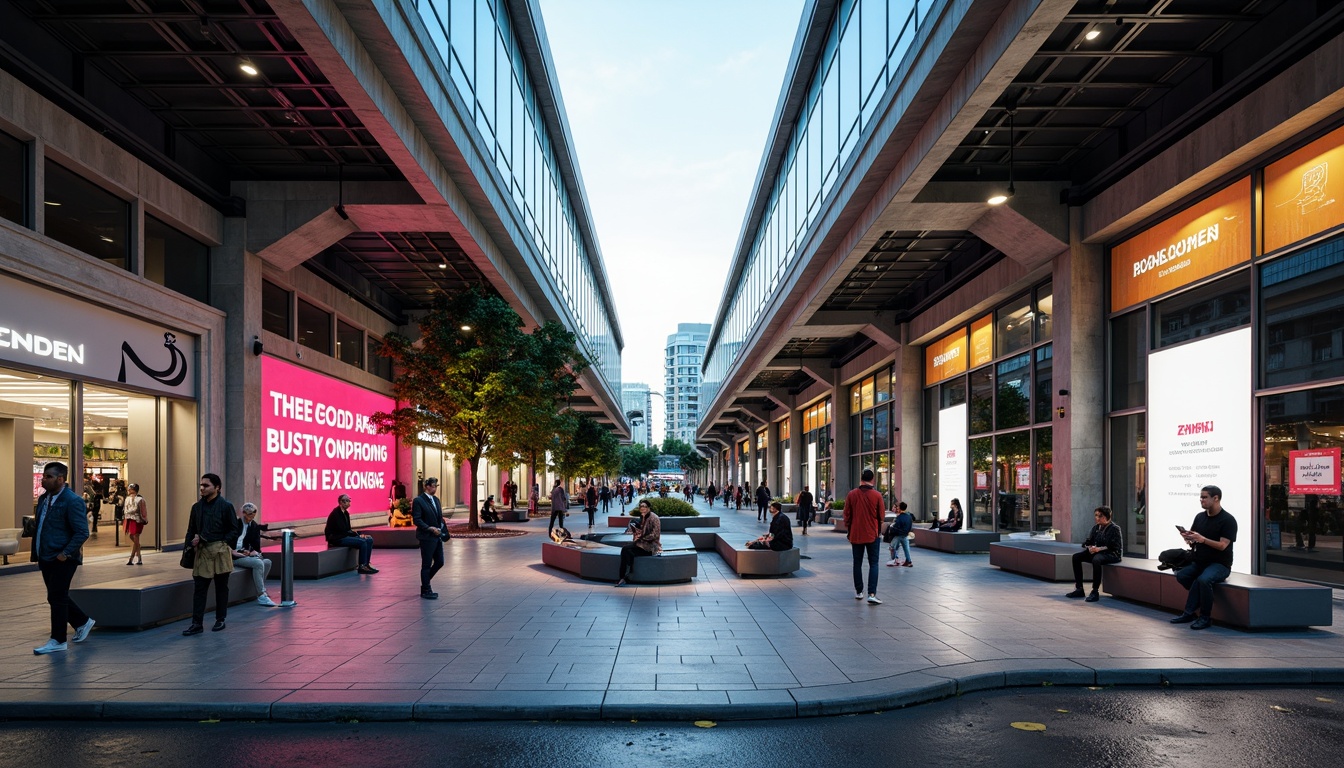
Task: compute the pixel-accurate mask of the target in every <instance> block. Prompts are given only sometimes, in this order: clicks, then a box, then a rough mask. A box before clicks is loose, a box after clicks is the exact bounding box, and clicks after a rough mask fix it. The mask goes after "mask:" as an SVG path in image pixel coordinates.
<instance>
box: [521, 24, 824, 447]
mask: <svg viewBox="0 0 1344 768" xmlns="http://www.w3.org/2000/svg"><path fill="white" fill-rule="evenodd" d="M540 3H541V8H542V16H543V19H544V23H545V26H546V34H547V36H548V37H549V39H550V46H551V56H552V58H553V60H554V61H555V68H556V74H557V76H558V77H559V80H560V89H561V93H562V98H563V99H564V102H565V110H566V112H567V113H568V116H569V125H570V130H571V132H572V134H573V139H574V145H575V151H576V152H577V153H578V157H579V168H580V172H581V173H582V174H583V179H584V185H585V187H586V189H587V191H588V201H589V204H590V205H591V207H592V214H593V221H594V223H595V225H596V227H597V237H598V241H599V242H600V243H601V246H602V254H603V257H604V258H605V260H606V266H607V274H608V277H609V278H610V280H611V286H612V289H613V291H614V292H615V294H616V309H617V313H618V314H619V316H620V322H621V329H622V331H623V332H624V335H625V350H624V353H623V355H622V361H621V367H622V374H621V375H622V378H623V379H624V380H625V381H632V382H633V381H641V382H644V383H646V384H649V385H650V386H651V387H652V388H653V389H654V390H655V391H661V390H662V388H663V345H664V344H665V343H666V341H667V335H668V334H670V333H673V332H675V331H676V326H677V323H679V322H682V323H712V322H713V320H714V313H715V310H716V309H717V308H718V304H719V299H720V296H721V294H722V291H723V281H724V276H725V274H726V273H727V270H728V263H729V260H730V259H731V258H732V252H733V248H734V246H736V244H737V236H738V233H739V230H740V229H741V226H742V217H743V214H744V212H745V210H746V205H747V197H748V196H749V195H750V194H751V187H752V183H753V182H754V181H755V177H756V170H757V167H758V166H759V164H760V160H761V153H762V151H763V149H764V145H765V138H766V131H767V130H769V127H770V121H771V118H772V117H773V115H774V109H775V101H776V100H777V99H778V97H779V89H780V86H781V84H782V83H783V80H784V69H785V67H786V66H787V65H788V59H789V52H790V51H791V50H792V47H793V38H794V34H795V33H796V31H797V29H798V22H799V17H800V15H801V14H802V8H803V0H719V1H718V2H707V1H705V0H676V1H675V2H673V1H672V0H664V1H663V2H656V1H655V0H540ZM654 407H655V408H658V407H659V404H658V403H657V402H656V401H655V405H654ZM655 427H656V428H655V431H654V438H655V439H661V438H662V427H663V425H662V420H661V419H657V420H655Z"/></svg>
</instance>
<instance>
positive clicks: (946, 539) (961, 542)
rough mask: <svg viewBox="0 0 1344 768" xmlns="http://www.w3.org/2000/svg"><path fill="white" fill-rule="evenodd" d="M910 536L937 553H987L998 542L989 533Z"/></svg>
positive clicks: (921, 532) (919, 531) (925, 532)
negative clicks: (990, 546) (991, 545)
mask: <svg viewBox="0 0 1344 768" xmlns="http://www.w3.org/2000/svg"><path fill="white" fill-rule="evenodd" d="M910 535H911V541H912V542H915V543H916V544H917V545H918V546H919V548H920V549H936V550H938V551H939V552H951V553H953V554H961V553H963V552H988V551H989V545H990V544H993V543H994V542H996V541H998V540H999V534H997V533H991V532H989V531H934V530H929V529H928V528H916V529H914V530H913V531H911V532H910ZM1070 578H1072V577H1070Z"/></svg>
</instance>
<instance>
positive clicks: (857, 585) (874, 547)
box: [849, 536, 882, 595]
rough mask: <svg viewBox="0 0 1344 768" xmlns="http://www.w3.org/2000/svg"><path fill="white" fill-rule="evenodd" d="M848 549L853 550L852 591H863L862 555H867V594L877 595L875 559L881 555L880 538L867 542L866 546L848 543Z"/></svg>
mask: <svg viewBox="0 0 1344 768" xmlns="http://www.w3.org/2000/svg"><path fill="white" fill-rule="evenodd" d="M849 546H850V548H851V549H853V550H854V591H855V592H862V591H863V555H864V553H865V552H866V553H867V554H868V594H870V595H876V594H877V559H878V558H879V557H881V555H882V537H881V536H879V537H877V538H876V539H873V540H872V541H870V542H868V543H867V544H855V543H853V542H850V544H849Z"/></svg>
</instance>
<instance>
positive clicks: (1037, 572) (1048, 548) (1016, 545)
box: [989, 539, 1092, 581]
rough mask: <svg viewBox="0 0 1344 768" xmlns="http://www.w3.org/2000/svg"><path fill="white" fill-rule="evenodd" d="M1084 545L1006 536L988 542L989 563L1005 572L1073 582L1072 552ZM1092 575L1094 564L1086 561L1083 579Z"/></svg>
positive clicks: (1078, 550)
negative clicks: (1008, 537) (1000, 539)
mask: <svg viewBox="0 0 1344 768" xmlns="http://www.w3.org/2000/svg"><path fill="white" fill-rule="evenodd" d="M1082 551H1083V545H1082V544H1073V543H1070V542H1067V541H1052V540H1049V539H1040V540H1036V539H1005V540H1003V541H995V542H991V543H990V545H989V564H990V565H993V566H997V567H999V568H1001V569H1003V570H1005V571H1010V572H1012V573H1020V574H1023V575H1025V576H1034V577H1036V578H1038V579H1044V580H1046V581H1073V555H1074V553H1077V552H1082ZM1091 578H1092V564H1091V563H1083V579H1084V581H1090V579H1091Z"/></svg>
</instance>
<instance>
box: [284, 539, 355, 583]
mask: <svg viewBox="0 0 1344 768" xmlns="http://www.w3.org/2000/svg"><path fill="white" fill-rule="evenodd" d="M377 546H378V545H377V542H376V541H375V543H374V551H375V552H376V551H377ZM261 556H262V557H264V558H266V559H267V560H270V561H271V575H270V577H269V578H271V579H281V578H284V571H285V559H284V557H283V556H282V555H281V553H280V546H279V545H278V544H277V545H273V546H269V547H265V548H264V549H263V550H262V552H261ZM358 566H359V550H358V549H355V548H354V547H332V548H330V549H328V548H327V540H326V539H323V538H311V539H300V540H299V541H296V542H294V578H295V579H325V578H326V577H328V576H334V575H336V574H338V573H345V572H346V571H353V570H355V568H357V567H358Z"/></svg>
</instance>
